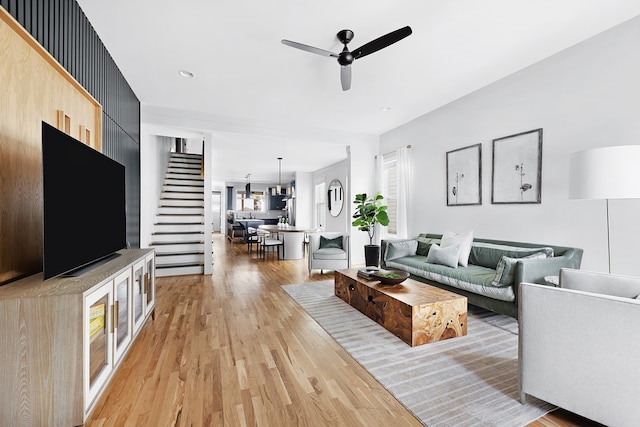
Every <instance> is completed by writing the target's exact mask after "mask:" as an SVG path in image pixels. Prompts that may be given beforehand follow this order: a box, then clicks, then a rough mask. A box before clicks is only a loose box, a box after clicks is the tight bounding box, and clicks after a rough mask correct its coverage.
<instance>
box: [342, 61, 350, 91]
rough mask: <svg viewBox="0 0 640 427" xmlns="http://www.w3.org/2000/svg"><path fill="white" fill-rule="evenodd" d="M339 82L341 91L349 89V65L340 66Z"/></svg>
mask: <svg viewBox="0 0 640 427" xmlns="http://www.w3.org/2000/svg"><path fill="white" fill-rule="evenodd" d="M340 82H341V83H342V90H349V89H351V65H342V66H340Z"/></svg>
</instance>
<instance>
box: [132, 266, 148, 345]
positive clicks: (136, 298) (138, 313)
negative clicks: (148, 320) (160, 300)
mask: <svg viewBox="0 0 640 427" xmlns="http://www.w3.org/2000/svg"><path fill="white" fill-rule="evenodd" d="M144 268H145V263H144V261H141V262H139V263H138V264H136V265H134V266H133V331H134V333H135V332H136V331H137V330H138V328H139V327H140V325H142V320H143V319H144V304H145V298H146V295H145V275H144Z"/></svg>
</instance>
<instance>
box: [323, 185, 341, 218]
mask: <svg viewBox="0 0 640 427" xmlns="http://www.w3.org/2000/svg"><path fill="white" fill-rule="evenodd" d="M343 206H344V190H343V189H342V183H340V181H338V180H337V179H334V180H333V181H331V183H330V184H329V191H328V192H327V207H328V208H329V213H330V214H331V216H338V215H340V212H342V207H343Z"/></svg>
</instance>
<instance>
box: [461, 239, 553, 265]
mask: <svg viewBox="0 0 640 427" xmlns="http://www.w3.org/2000/svg"><path fill="white" fill-rule="evenodd" d="M539 252H543V253H545V254H546V255H547V257H548V258H552V257H553V255H554V254H553V248H549V247H540V248H523V247H518V246H507V245H498V244H495V243H480V242H475V243H474V244H473V246H472V247H471V253H470V255H469V263H470V264H475V265H481V266H483V267H488V268H496V267H497V266H498V262H500V260H501V259H502V257H503V256H506V257H509V258H523V257H526V256H529V255H532V254H536V253H539Z"/></svg>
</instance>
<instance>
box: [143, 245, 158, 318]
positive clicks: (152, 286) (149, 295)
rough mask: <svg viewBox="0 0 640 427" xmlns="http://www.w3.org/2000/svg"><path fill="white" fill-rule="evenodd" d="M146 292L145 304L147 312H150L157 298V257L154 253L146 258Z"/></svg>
mask: <svg viewBox="0 0 640 427" xmlns="http://www.w3.org/2000/svg"><path fill="white" fill-rule="evenodd" d="M145 270H146V271H145V284H146V286H145V292H146V304H145V313H149V311H150V310H152V309H153V306H154V304H155V298H156V283H155V281H156V268H155V258H154V256H153V255H150V256H149V257H147V259H146V269H145Z"/></svg>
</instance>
